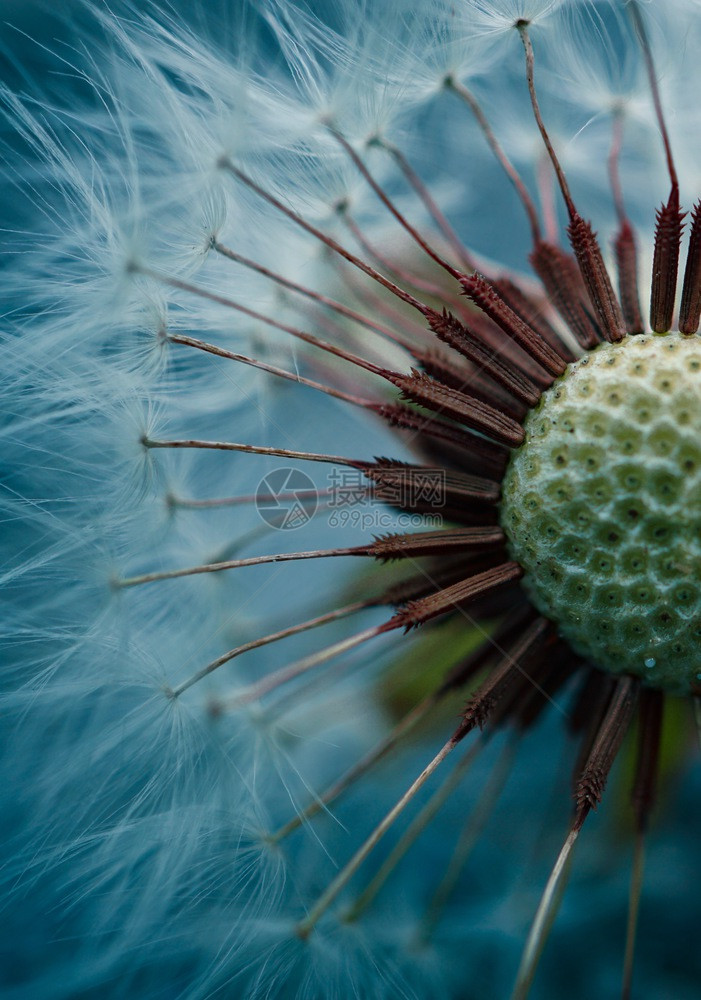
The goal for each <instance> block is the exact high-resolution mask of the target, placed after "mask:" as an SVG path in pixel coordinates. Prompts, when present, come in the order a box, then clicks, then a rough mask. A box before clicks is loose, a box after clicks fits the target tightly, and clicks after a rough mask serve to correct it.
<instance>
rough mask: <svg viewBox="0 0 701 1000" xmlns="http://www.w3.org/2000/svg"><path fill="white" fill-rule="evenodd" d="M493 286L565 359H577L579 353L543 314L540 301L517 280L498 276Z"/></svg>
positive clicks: (510, 306)
mask: <svg viewBox="0 0 701 1000" xmlns="http://www.w3.org/2000/svg"><path fill="white" fill-rule="evenodd" d="M492 287H493V288H494V290H495V291H496V292H498V294H499V295H500V296H501V297H502V298H503V300H504V302H506V304H507V306H509V308H511V309H513V311H514V312H515V313H516V315H517V316H520V318H521V319H522V320H523V322H524V323H527V324H528V326H530V327H531V329H533V330H535V331H536V333H538V334H540V336H541V337H542V338H543V340H544V341H545V342H546V344H549V345H550V346H551V347H552V349H553V350H554V351H557V352H558V354H561V355H562V357H563V358H564V359H565V361H568V362H570V361H576V360H577V355H576V354H575V352H574V351H573V350H572V348H571V347H570V346H569V345H568V344H566V343H564V341H563V340H562V337H560V335H559V334H558V332H557V330H556V329H555V328H554V327H553V326H552V324H551V323H550V322H549V321H548V320H547V319H546V317H545V316H544V315H543V312H542V308H541V306H540V305H539V303H538V302H536V301H534V300H533V299H532V298H530V297H529V296H528V295H526V293H525V292H523V291H522V290H521V289H520V288H519V287H518V285H517V284H516V283H515V282H513V281H511V279H510V278H498V279H497V280H496V281H494V282H492Z"/></svg>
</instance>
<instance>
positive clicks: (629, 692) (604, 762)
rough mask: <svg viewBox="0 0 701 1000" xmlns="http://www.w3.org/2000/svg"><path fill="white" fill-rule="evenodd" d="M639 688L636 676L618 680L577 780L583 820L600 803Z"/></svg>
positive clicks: (580, 811) (579, 809) (577, 792)
mask: <svg viewBox="0 0 701 1000" xmlns="http://www.w3.org/2000/svg"><path fill="white" fill-rule="evenodd" d="M639 686H640V682H639V681H638V680H636V679H635V678H633V677H622V678H620V679H618V680H616V681H615V684H614V689H613V694H612V695H611V698H610V701H609V704H608V708H607V709H606V712H605V714H604V716H603V718H602V719H601V722H600V724H599V726H598V728H597V731H596V735H595V737H594V742H593V744H592V747H591V750H590V752H589V754H588V756H587V759H586V761H585V763H584V767H583V768H582V770H581V772H580V774H579V775H578V776H577V780H576V785H575V802H576V806H577V813H578V815H579V816H580V817H581V818H582V820H583V819H584V817H585V816H586V814H587V813H588V812H589V810H590V809H596V807H597V806H598V804H599V802H600V801H601V796H602V795H603V791H604V787H605V785H606V781H607V779H608V776H609V773H610V771H611V768H612V766H613V762H614V761H615V759H616V755H617V753H618V750H619V749H620V746H621V743H622V742H623V738H624V736H625V735H626V733H627V731H628V727H629V725H630V722H631V719H632V718H633V713H634V711H635V706H636V702H637V698H638V691H639Z"/></svg>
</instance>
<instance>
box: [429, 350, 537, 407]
mask: <svg viewBox="0 0 701 1000" xmlns="http://www.w3.org/2000/svg"><path fill="white" fill-rule="evenodd" d="M411 354H412V357H413V359H414V361H416V363H417V364H419V365H421V368H422V370H423V371H424V372H425V373H426V374H427V375H430V376H431V378H434V379H436V381H438V382H442V383H443V385H447V386H449V387H450V388H451V389H457V390H458V392H463V391H469V393H470V395H471V396H474V397H475V399H479V400H481V401H482V402H483V403H487V404H489V405H490V406H495V407H496V408H497V409H499V410H501V411H502V413H508V415H509V416H510V417H513V418H514V420H516V421H518V422H519V423H520V422H521V421H522V420H523V418H524V417H525V415H526V413H527V412H528V409H529V408H530V407H528V406H527V405H526V404H524V403H520V402H518V401H517V400H515V399H514V398H513V397H512V396H511V395H509V393H507V392H505V391H504V390H503V389H501V388H500V387H499V386H498V385H496V384H495V383H494V382H492V380H491V379H489V378H487V377H485V376H484V375H483V374H482V372H480V371H479V370H478V369H477V368H476V367H475V366H474V365H473V366H469V365H467V364H465V363H462V364H460V363H456V361H457V359H455V360H453V359H452V358H449V357H447V356H446V355H445V354H444V353H443V352H441V351H436V350H425V351H422V350H412V352H411Z"/></svg>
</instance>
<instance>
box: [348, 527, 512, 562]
mask: <svg viewBox="0 0 701 1000" xmlns="http://www.w3.org/2000/svg"><path fill="white" fill-rule="evenodd" d="M503 544H504V535H503V532H502V531H501V529H500V528H498V527H496V526H493V527H486V528H482V527H478V528H443V529H439V530H437V531H420V532H415V533H413V534H402V535H399V534H397V535H382V536H380V537H378V538H375V541H374V542H373V543H372V545H369V546H368V553H369V554H370V555H372V556H374V557H375V558H376V559H381V560H382V561H383V562H389V561H391V560H393V559H407V558H410V557H411V558H418V557H419V556H437V555H440V556H445V555H450V554H452V553H455V552H464V551H470V550H473V549H487V548H498V547H499V546H501V545H503Z"/></svg>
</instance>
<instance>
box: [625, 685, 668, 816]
mask: <svg viewBox="0 0 701 1000" xmlns="http://www.w3.org/2000/svg"><path fill="white" fill-rule="evenodd" d="M663 712H664V695H663V694H662V692H661V691H655V690H654V689H653V688H644V689H643V691H642V692H641V695H640V709H639V712H638V754H637V760H636V765H635V778H634V781H633V793H632V802H633V812H634V814H635V822H636V827H637V829H638V830H639V831H643V830H645V828H646V827H647V822H648V818H649V816H650V812H651V810H652V807H653V806H654V804H655V793H656V789H657V771H658V766H659V757H660V738H661V735H662V715H663Z"/></svg>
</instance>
